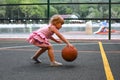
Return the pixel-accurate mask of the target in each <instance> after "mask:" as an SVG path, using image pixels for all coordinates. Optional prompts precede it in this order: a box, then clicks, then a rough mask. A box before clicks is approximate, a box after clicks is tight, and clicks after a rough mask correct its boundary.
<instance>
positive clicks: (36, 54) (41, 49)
mask: <svg viewBox="0 0 120 80" xmlns="http://www.w3.org/2000/svg"><path fill="white" fill-rule="evenodd" d="M46 50H47V48H40V49H39V50H38V51H37V52H36V53H35V55H34V56H33V59H37V58H38V57H39V56H40V55H41V54H42V53H44V52H45V51H46Z"/></svg>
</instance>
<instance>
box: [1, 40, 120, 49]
mask: <svg viewBox="0 0 120 80" xmlns="http://www.w3.org/2000/svg"><path fill="white" fill-rule="evenodd" d="M71 44H73V45H93V44H98V43H97V42H94V43H71ZM103 44H112V43H103ZM113 44H115V43H113ZM116 44H119V43H116ZM52 45H53V46H55V45H56V46H57V45H64V46H65V45H66V44H52ZM33 46H34V45H26V46H10V47H1V48H0V50H3V49H12V48H24V47H33Z"/></svg>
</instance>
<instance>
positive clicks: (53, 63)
mask: <svg viewBox="0 0 120 80" xmlns="http://www.w3.org/2000/svg"><path fill="white" fill-rule="evenodd" d="M48 56H49V58H50V61H51V66H61V65H62V63H59V62H57V61H55V57H54V49H53V47H52V46H49V47H48Z"/></svg>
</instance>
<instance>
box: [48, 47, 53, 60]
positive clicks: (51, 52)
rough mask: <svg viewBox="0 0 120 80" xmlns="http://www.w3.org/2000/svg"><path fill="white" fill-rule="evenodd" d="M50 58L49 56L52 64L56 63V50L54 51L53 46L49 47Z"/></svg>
mask: <svg viewBox="0 0 120 80" xmlns="http://www.w3.org/2000/svg"><path fill="white" fill-rule="evenodd" d="M48 56H49V58H50V61H51V62H54V61H55V56H54V50H53V47H52V46H49V47H48Z"/></svg>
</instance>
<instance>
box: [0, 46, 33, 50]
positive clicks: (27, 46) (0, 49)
mask: <svg viewBox="0 0 120 80" xmlns="http://www.w3.org/2000/svg"><path fill="white" fill-rule="evenodd" d="M33 46H34V45H27V46H11V47H1V48H0V50H3V49H12V48H24V47H33Z"/></svg>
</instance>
